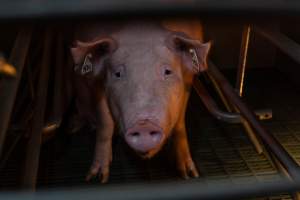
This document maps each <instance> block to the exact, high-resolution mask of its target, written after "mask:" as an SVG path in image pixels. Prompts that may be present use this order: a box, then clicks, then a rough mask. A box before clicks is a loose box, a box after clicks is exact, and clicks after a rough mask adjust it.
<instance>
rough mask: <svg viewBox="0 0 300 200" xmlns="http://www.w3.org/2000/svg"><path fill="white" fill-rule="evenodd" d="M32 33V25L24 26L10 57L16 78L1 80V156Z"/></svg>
mask: <svg viewBox="0 0 300 200" xmlns="http://www.w3.org/2000/svg"><path fill="white" fill-rule="evenodd" d="M31 34H32V27H27V28H24V29H22V30H21V31H20V32H19V33H18V36H17V38H16V41H15V44H14V47H13V49H12V51H11V55H10V58H9V63H11V64H12V65H13V66H15V68H16V71H17V75H16V78H14V79H6V80H5V81H2V82H1V90H2V91H0V99H1V106H0V157H1V154H2V148H3V145H4V140H5V135H6V132H7V128H8V124H9V121H10V117H11V112H12V109H13V105H14V102H15V98H16V94H17V90H18V86H19V82H20V80H21V77H22V71H23V67H24V64H25V60H26V57H27V52H28V49H29V45H30V41H31Z"/></svg>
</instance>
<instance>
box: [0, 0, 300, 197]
mask: <svg viewBox="0 0 300 200" xmlns="http://www.w3.org/2000/svg"><path fill="white" fill-rule="evenodd" d="M47 2H48V3H46V5H47V6H42V7H41V5H37V4H34V5H32V6H29V7H28V6H27V7H25V6H22V5H24V3H25V4H26V3H27V2H26V1H23V2H22V3H15V2H7V4H6V6H0V20H4V19H16V18H21V17H27V18H28V17H54V16H56V17H57V16H73V15H78V14H81V15H95V14H97V13H101V15H107V16H108V15H109V16H113V15H114V14H119V13H120V12H123V13H124V14H126V13H127V14H128V13H131V14H142V13H143V14H147V13H150V12H151V13H153V12H155V11H156V12H158V13H160V14H161V15H166V13H167V14H168V15H169V14H170V13H171V12H176V14H189V15H192V14H198V13H199V11H203V13H204V14H205V13H213V12H212V10H215V11H217V10H218V9H219V10H220V9H222V10H223V11H225V12H226V11H227V12H228V13H229V12H230V13H235V14H237V13H243V12H244V11H251V10H252V12H253V11H256V13H259V12H260V13H261V14H267V13H266V10H269V13H270V12H274V13H276V12H278V11H281V13H282V12H285V11H289V12H290V13H291V14H293V13H294V14H295V15H299V13H300V3H299V2H296V1H291V2H289V3H281V2H278V1H268V2H267V3H264V4H261V3H258V4H256V3H254V4H253V2H247V1H232V2H231V3H223V4H222V3H220V2H218V4H216V2H214V1H207V2H209V3H207V2H201V1H199V2H198V3H197V2H196V3H193V4H181V3H174V4H172V5H170V4H166V5H165V4H161V3H159V4H157V3H153V2H152V3H149V2H148V3H146V4H144V8H143V9H140V10H138V11H134V10H135V8H136V7H134V5H137V4H135V3H137V2H136V1H131V2H128V1H127V2H122V1H118V3H107V2H104V1H91V0H88V1H86V2H85V3H84V4H83V3H80V2H73V5H72V9H70V8H69V2H68V1H63V2H62V3H61V5H60V6H57V5H56V4H52V3H50V1H47ZM120 2H122V3H120ZM241 2H243V3H241ZM138 3H140V2H138ZM125 4H126V5H125ZM16 5H17V6H16ZM83 5H84V6H83ZM122 5H123V6H124V7H122ZM212 5H214V7H212ZM254 5H256V6H254ZM16 8H17V9H16ZM83 8H84V9H83ZM121 8H122V9H121ZM166 11H167V12H166ZM234 11H235V12H234ZM164 12H166V13H164ZM98 15H99V14H98ZM246 30H247V31H246V32H244V35H245V37H243V38H244V39H243V41H244V42H243V43H242V49H243V47H245V48H244V50H245V51H242V52H241V58H242V60H241V61H240V66H241V71H240V73H239V74H240V75H239V76H238V77H240V78H238V82H237V85H238V87H237V88H239V91H240V94H242V88H243V87H242V85H241V83H242V82H243V76H244V75H243V74H244V72H245V60H246V56H247V49H248V42H249V34H250V26H247V29H246ZM253 31H254V32H255V33H258V34H260V35H262V36H263V37H265V38H266V39H268V40H269V41H270V42H271V43H273V44H274V45H275V46H277V47H279V48H280V49H281V50H282V51H283V52H285V53H286V54H287V55H289V56H290V57H291V58H292V59H294V60H295V61H296V62H297V63H299V64H300V59H299V55H300V45H298V44H297V43H295V42H293V41H292V40H290V39H289V38H288V37H286V36H285V35H283V34H281V33H278V32H274V31H270V30H266V29H262V28H260V27H257V26H255V27H254V28H253ZM31 34H32V27H28V28H25V29H22V30H21V31H20V33H19V35H18V37H17V39H16V41H15V45H14V48H13V50H12V53H11V57H10V59H9V63H12V64H13V66H15V67H16V70H17V72H18V74H17V77H16V78H15V79H6V80H5V81H2V82H1V83H3V85H4V86H3V85H2V88H4V92H2V93H0V99H1V106H0V156H1V150H2V147H3V144H4V140H5V134H6V132H7V127H8V124H9V119H10V116H11V111H12V107H13V104H14V101H15V97H16V92H17V88H18V84H19V82H20V78H21V75H22V70H23V67H24V63H25V59H26V56H27V51H28V49H29V45H30V41H31ZM50 46H51V41H50V37H49V35H48V36H46V40H45V49H44V50H45V52H44V54H43V58H42V68H41V72H40V79H39V82H40V85H39V89H38V92H37V99H38V100H37V105H36V108H35V112H34V118H33V119H34V124H33V127H32V135H31V138H30V140H29V142H28V148H27V153H26V154H27V156H26V159H25V170H24V175H23V178H22V185H23V188H27V189H31V190H34V188H35V186H36V178H37V171H38V162H39V152H40V146H41V132H42V131H43V125H44V124H43V122H44V121H43V117H44V111H45V102H46V93H45V91H46V89H45V88H47V84H48V81H47V80H48V78H49V65H48V64H47V63H48V61H49V56H48V54H49V51H50ZM209 65H210V66H209V70H208V72H207V74H208V76H209V78H210V80H211V82H212V83H213V84H214V86H215V89H216V90H217V92H218V93H219V95H220V97H221V99H222V100H223V102H224V104H225V107H226V108H227V110H228V112H223V111H221V110H220V109H219V108H218V106H217V104H216V103H215V102H214V101H213V100H212V98H211V97H210V96H209V94H208V92H207V91H206V90H205V87H204V86H203V84H202V83H201V82H200V81H199V80H195V82H194V87H195V89H196V91H197V93H198V94H199V96H200V97H201V99H202V101H203V102H204V104H205V106H206V107H207V108H208V110H209V111H210V112H211V113H212V114H213V115H214V116H215V117H216V118H217V119H220V120H223V121H227V122H230V123H240V122H242V123H243V125H244V126H245V128H246V129H247V130H248V132H252V133H253V130H254V131H255V133H256V134H252V133H251V134H250V138H252V139H251V140H252V141H257V142H254V144H256V145H255V146H256V149H257V151H258V152H261V151H262V147H261V145H260V144H259V143H260V142H259V140H261V141H262V142H263V144H264V145H265V146H266V148H267V150H268V151H269V152H270V153H271V154H272V155H273V156H274V157H275V158H276V159H277V160H278V161H279V162H280V164H281V165H282V166H283V167H284V169H285V170H286V172H287V174H288V176H289V177H290V178H291V179H292V181H288V180H286V179H283V180H280V181H279V182H271V183H257V184H255V185H253V184H251V185H247V184H245V185H224V186H222V187H216V186H215V185H214V186H212V187H210V186H207V187H205V186H204V184H203V183H201V184H200V183H199V182H191V183H189V182H185V183H183V184H179V183H175V184H174V183H173V184H172V183H167V184H166V185H158V186H155V185H154V186H153V187H151V188H150V187H142V188H141V187H139V186H134V187H132V188H130V187H120V188H119V189H121V190H118V193H116V192H115V190H113V189H108V188H105V189H103V190H101V191H96V190H94V191H92V192H86V191H84V190H80V191H73V192H68V193H67V194H66V193H59V192H57V193H55V195H56V197H57V198H59V197H60V198H64V199H66V198H73V199H79V198H80V199H81V198H87V199H93V198H97V197H99V195H103V196H105V195H106V196H107V197H113V198H115V199H118V198H122V199H124V198H125V199H126V198H127V197H128V198H130V199H133V198H136V199H141V198H145V199H146V198H149V199H154V198H159V199H163V198H164V199H168V198H172V199H174V198H178V199H182V198H185V199H186V198H196V197H197V198H204V199H220V198H222V199H224V198H228V199H233V198H237V199H240V198H242V197H249V195H251V194H252V195H270V194H271V193H273V192H274V190H277V191H276V192H296V191H297V190H300V174H299V172H300V171H299V166H298V164H297V163H296V162H295V161H294V159H293V158H292V157H291V156H290V155H289V154H288V152H287V151H286V150H285V149H284V148H283V147H282V145H281V144H280V143H279V142H278V141H277V140H276V138H274V136H273V135H272V134H271V133H269V132H268V131H266V130H265V129H264V128H263V127H262V126H261V124H260V122H259V121H258V119H257V117H256V116H255V114H254V112H252V111H251V110H250V109H249V108H248V107H247V105H246V104H244V103H243V102H242V100H241V98H240V96H241V95H240V96H239V95H238V94H237V93H236V91H235V90H234V88H233V87H232V86H231V85H230V84H229V82H228V81H227V80H226V78H225V77H224V76H223V75H222V73H221V72H220V71H219V70H218V68H217V67H216V66H215V65H214V64H212V63H210V64H209ZM55 98H56V99H57V98H58V97H57V96H56V97H55ZM56 103H57V104H59V101H58V100H57V101H56ZM233 111H235V113H233ZM55 113H59V110H56V111H55ZM257 136H258V137H259V138H260V139H257V138H256V137H257ZM276 159H275V160H276ZM137 188H139V189H140V190H137ZM97 190H98V188H97ZM113 191H114V192H115V193H114V192H113ZM122 191H123V192H122ZM133 191H134V197H133V196H132V194H133ZM154 191H155V192H154ZM62 194H63V196H61V195H62ZM79 194H80V195H79ZM129 194H131V196H130V195H129ZM151 194H153V195H151ZM157 194H161V196H158V195H157ZM16 195H17V196H14V195H12V196H10V195H8V196H5V199H18V198H22V199H31V198H33V197H32V196H31V195H23V194H22V195H20V196H18V194H16ZM38 195H40V196H39V197H40V199H49V198H51V199H53V198H54V197H53V196H47V195H48V194H47V193H46V195H45V194H41V193H38ZM82 195H84V196H82ZM126 195H128V196H126ZM0 197H1V195H0ZM2 197H3V196H2ZM34 198H36V196H34Z"/></svg>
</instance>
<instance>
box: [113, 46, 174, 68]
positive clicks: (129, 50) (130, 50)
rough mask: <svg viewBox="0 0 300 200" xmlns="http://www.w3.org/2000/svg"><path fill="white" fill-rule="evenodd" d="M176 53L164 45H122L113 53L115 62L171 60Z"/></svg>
mask: <svg viewBox="0 0 300 200" xmlns="http://www.w3.org/2000/svg"><path fill="white" fill-rule="evenodd" d="M173 58H174V54H173V53H172V52H171V51H170V50H169V49H168V48H167V47H165V46H164V45H162V44H160V45H148V44H147V43H146V44H145V43H143V44H139V45H126V46H120V47H119V49H118V50H117V51H116V52H115V53H114V55H113V59H112V60H113V63H119V64H122V63H131V62H147V63H148V64H154V63H155V62H171V61H172V60H173ZM149 61H150V62H154V63H149Z"/></svg>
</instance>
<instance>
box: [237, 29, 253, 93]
mask: <svg viewBox="0 0 300 200" xmlns="http://www.w3.org/2000/svg"><path fill="white" fill-rule="evenodd" d="M250 33H251V27H250V25H249V24H248V25H245V26H244V29H243V34H242V42H241V50H240V57H239V64H238V71H237V78H236V85H235V89H236V90H237V92H238V94H239V95H240V97H241V96H243V89H244V79H245V70H246V64H247V56H248V48H249V39H250Z"/></svg>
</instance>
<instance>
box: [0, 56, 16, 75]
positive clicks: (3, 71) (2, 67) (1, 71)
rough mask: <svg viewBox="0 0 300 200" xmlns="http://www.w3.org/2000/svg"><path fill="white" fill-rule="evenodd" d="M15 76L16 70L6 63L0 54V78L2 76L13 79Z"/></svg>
mask: <svg viewBox="0 0 300 200" xmlns="http://www.w3.org/2000/svg"><path fill="white" fill-rule="evenodd" d="M16 75H17V71H16V68H15V67H14V66H12V65H10V64H9V63H7V61H6V59H5V57H4V56H3V55H2V54H1V52H0V78H1V77H2V76H4V77H7V78H15V77H16Z"/></svg>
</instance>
